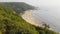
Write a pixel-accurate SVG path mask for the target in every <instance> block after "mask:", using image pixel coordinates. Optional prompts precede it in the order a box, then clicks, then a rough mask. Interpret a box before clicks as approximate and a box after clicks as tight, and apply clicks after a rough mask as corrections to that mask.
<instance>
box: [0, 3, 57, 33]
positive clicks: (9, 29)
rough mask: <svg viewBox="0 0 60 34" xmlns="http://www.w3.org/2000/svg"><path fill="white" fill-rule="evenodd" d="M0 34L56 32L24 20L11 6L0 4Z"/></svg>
mask: <svg viewBox="0 0 60 34" xmlns="http://www.w3.org/2000/svg"><path fill="white" fill-rule="evenodd" d="M0 34H57V33H56V32H54V31H51V30H49V29H47V28H40V27H36V26H34V25H31V24H29V23H28V22H26V21H25V20H24V19H23V18H22V17H21V16H19V15H18V14H17V13H16V12H15V11H14V10H12V9H11V8H7V7H5V6H3V5H1V4H0Z"/></svg>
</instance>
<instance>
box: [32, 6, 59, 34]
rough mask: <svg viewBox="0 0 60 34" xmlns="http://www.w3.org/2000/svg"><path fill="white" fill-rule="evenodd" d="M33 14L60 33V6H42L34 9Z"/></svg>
mask: <svg viewBox="0 0 60 34" xmlns="http://www.w3.org/2000/svg"><path fill="white" fill-rule="evenodd" d="M32 16H33V17H34V18H35V19H36V20H37V21H39V22H41V23H44V24H47V25H49V26H50V27H51V28H52V29H53V30H54V31H56V32H59V33H60V7H58V6H57V7H56V6H55V7H53V6H52V7H51V6H50V7H41V8H40V9H39V10H33V11H32Z"/></svg>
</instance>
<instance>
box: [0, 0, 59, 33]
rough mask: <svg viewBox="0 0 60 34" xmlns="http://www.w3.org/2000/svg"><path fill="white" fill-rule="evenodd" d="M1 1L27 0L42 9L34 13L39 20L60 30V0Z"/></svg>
mask: <svg viewBox="0 0 60 34" xmlns="http://www.w3.org/2000/svg"><path fill="white" fill-rule="evenodd" d="M0 2H26V3H28V4H30V5H33V6H37V7H39V8H40V10H35V11H33V14H32V15H33V16H34V17H35V18H36V19H37V20H38V21H41V22H44V23H47V24H49V25H50V26H51V27H52V28H54V29H55V30H56V31H58V32H60V30H59V29H60V0H0ZM35 14H36V15H35Z"/></svg>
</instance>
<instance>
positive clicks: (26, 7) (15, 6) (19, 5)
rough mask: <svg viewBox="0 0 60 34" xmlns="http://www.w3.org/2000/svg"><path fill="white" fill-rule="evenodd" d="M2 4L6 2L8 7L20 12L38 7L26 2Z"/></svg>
mask: <svg viewBox="0 0 60 34" xmlns="http://www.w3.org/2000/svg"><path fill="white" fill-rule="evenodd" d="M2 4H4V5H5V6H7V7H10V8H12V9H13V10H14V11H16V12H17V13H18V14H19V13H24V11H26V10H31V9H32V10H34V9H36V7H34V6H32V5H29V4H27V3H24V2H3V3H2Z"/></svg>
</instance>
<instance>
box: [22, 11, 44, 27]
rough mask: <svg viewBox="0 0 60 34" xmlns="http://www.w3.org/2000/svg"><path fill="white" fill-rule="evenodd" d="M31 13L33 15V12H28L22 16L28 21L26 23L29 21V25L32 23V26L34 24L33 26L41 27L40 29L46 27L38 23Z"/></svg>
mask: <svg viewBox="0 0 60 34" xmlns="http://www.w3.org/2000/svg"><path fill="white" fill-rule="evenodd" d="M31 13H32V10H27V11H25V13H24V14H23V15H21V16H22V18H23V19H24V20H26V21H27V22H28V23H30V24H33V25H35V26H39V27H44V26H43V25H42V24H41V23H38V22H37V21H36V20H35V19H34V18H33V17H32V15H31Z"/></svg>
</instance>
